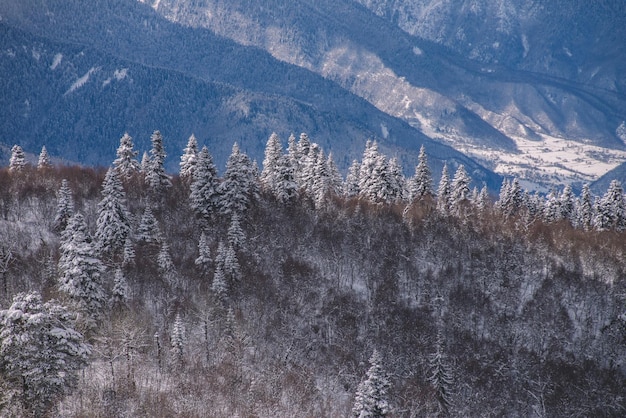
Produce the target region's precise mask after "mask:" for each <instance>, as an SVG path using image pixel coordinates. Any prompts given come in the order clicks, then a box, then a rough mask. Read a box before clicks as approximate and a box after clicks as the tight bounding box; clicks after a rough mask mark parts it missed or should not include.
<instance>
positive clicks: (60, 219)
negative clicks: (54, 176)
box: [53, 179, 74, 232]
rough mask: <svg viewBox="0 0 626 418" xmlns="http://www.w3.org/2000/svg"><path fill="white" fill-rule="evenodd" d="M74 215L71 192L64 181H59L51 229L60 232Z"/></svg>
mask: <svg viewBox="0 0 626 418" xmlns="http://www.w3.org/2000/svg"><path fill="white" fill-rule="evenodd" d="M72 215H74V199H73V198H72V190H71V189H70V186H69V184H68V182H67V180H66V179H63V180H62V181H61V188H60V189H59V191H58V192H57V211H56V214H55V215H54V222H53V227H54V230H55V231H57V232H62V231H63V230H64V229H65V227H66V226H67V223H68V221H69V220H70V218H71V217H72Z"/></svg>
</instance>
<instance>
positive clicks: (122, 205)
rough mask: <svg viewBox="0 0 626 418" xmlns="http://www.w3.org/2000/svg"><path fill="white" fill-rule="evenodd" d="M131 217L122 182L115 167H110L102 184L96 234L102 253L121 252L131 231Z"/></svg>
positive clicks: (112, 253) (112, 254) (113, 253)
mask: <svg viewBox="0 0 626 418" xmlns="http://www.w3.org/2000/svg"><path fill="white" fill-rule="evenodd" d="M130 217H131V215H130V212H129V211H128V209H127V207H126V193H124V188H123V186H122V182H121V181H120V179H119V177H118V174H117V172H116V171H115V169H113V168H109V170H108V171H107V173H106V175H105V177H104V182H103V184H102V200H101V201H100V202H99V203H98V218H97V219H96V233H95V236H94V238H95V241H96V247H97V249H98V251H99V252H100V253H102V254H108V255H111V256H114V255H116V254H119V253H121V251H122V249H123V248H124V244H125V243H126V239H127V238H128V236H129V235H130V232H131V220H130Z"/></svg>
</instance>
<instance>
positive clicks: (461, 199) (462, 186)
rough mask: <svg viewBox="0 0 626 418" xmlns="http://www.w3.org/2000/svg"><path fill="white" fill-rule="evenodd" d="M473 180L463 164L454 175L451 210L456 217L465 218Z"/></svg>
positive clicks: (451, 190)
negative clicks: (465, 209)
mask: <svg viewBox="0 0 626 418" xmlns="http://www.w3.org/2000/svg"><path fill="white" fill-rule="evenodd" d="M470 183H471V179H470V178H469V176H468V175H467V171H465V166H464V165H463V164H461V165H460V166H459V167H458V168H457V170H456V173H455V174H454V178H453V179H452V185H451V187H450V209H451V211H452V213H454V214H455V215H456V216H463V214H464V208H465V206H466V205H467V204H468V202H469V197H470V188H469V185H470Z"/></svg>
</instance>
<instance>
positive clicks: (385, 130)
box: [380, 123, 389, 139]
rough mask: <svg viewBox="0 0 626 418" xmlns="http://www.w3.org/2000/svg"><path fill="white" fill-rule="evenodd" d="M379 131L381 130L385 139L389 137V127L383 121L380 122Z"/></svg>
mask: <svg viewBox="0 0 626 418" xmlns="http://www.w3.org/2000/svg"><path fill="white" fill-rule="evenodd" d="M380 131H381V134H382V136H383V138H385V139H387V138H388V137H389V129H388V128H387V125H385V124H384V123H381V124H380Z"/></svg>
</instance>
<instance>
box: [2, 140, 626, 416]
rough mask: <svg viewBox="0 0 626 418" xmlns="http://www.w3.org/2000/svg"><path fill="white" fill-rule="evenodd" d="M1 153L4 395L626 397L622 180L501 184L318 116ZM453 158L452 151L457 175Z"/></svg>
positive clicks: (266, 399)
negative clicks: (221, 137)
mask: <svg viewBox="0 0 626 418" xmlns="http://www.w3.org/2000/svg"><path fill="white" fill-rule="evenodd" d="M151 145H152V147H151V149H150V150H149V152H146V153H144V154H143V158H141V159H139V158H138V155H139V152H138V151H137V150H135V148H134V144H133V139H132V137H131V136H130V135H128V134H125V135H123V136H122V137H121V138H120V145H119V148H118V149H117V153H116V155H115V156H113V155H112V156H111V160H112V164H111V166H110V167H108V168H90V167H81V166H67V165H54V164H52V163H51V160H50V156H49V155H48V153H47V151H46V149H45V147H44V148H43V149H42V151H41V154H40V156H39V161H38V163H37V164H36V165H35V164H29V163H28V162H27V159H26V157H25V154H24V151H23V150H22V149H21V147H20V146H18V145H16V146H14V147H13V149H12V156H11V160H10V164H9V166H8V167H5V168H2V169H0V415H1V416H7V417H13V416H25V417H28V416H34V417H35V416H36V417H41V416H54V417H109V416H116V417H118V416H119V417H122V416H133V417H134V416H145V417H171V416H184V417H208V416H210V417H344V416H355V417H382V416H389V417H431V416H440V417H457V416H458V417H496V416H498V417H499V416H511V417H528V416H537V417H548V416H550V417H552V416H572V417H589V416H593V417H613V416H615V417H618V416H624V415H625V414H626V399H624V394H625V393H626V379H625V374H626V365H625V361H626V304H625V300H624V299H625V298H626V289H625V284H626V281H625V279H624V277H625V276H624V269H625V267H626V258H625V254H626V240H624V235H623V234H624V229H626V205H625V201H624V191H623V189H622V186H621V184H620V183H619V182H618V181H614V182H612V183H611V185H610V186H609V188H608V189H607V190H606V193H605V194H604V195H602V196H594V195H593V194H592V193H591V191H590V190H589V187H588V186H584V187H583V189H582V191H581V192H580V194H579V195H578V196H577V195H576V194H575V193H574V192H573V191H572V189H571V187H568V186H566V187H564V188H563V189H562V190H557V189H554V190H553V191H551V192H550V193H548V194H547V195H545V196H544V195H541V194H539V193H530V192H528V191H526V190H523V189H522V188H521V187H520V184H519V182H518V181H517V180H516V179H507V180H505V181H504V182H503V184H502V188H501V190H500V193H499V194H498V195H497V196H491V195H490V194H489V193H488V190H487V188H486V187H482V188H479V187H480V186H481V185H477V186H478V187H473V186H474V185H472V182H471V180H470V177H469V176H468V174H467V172H466V170H465V167H464V166H463V165H458V164H455V163H451V164H450V166H448V165H444V168H443V172H442V173H441V177H440V178H441V180H440V181H439V184H438V185H437V187H435V185H434V184H433V180H432V173H431V170H430V167H429V164H428V157H427V150H425V149H424V148H422V150H421V152H420V155H419V158H418V161H416V166H415V174H414V175H413V176H411V177H408V178H407V177H406V176H405V175H404V174H403V173H404V170H403V168H402V167H401V166H400V164H399V163H398V161H397V160H396V159H395V158H388V157H387V156H385V155H383V154H382V153H380V152H379V150H378V147H377V144H376V142H373V141H368V143H367V145H366V149H365V150H364V152H363V157H362V159H361V160H360V161H354V162H353V164H352V165H351V166H350V169H349V170H348V172H347V174H346V175H345V177H344V176H342V174H341V173H340V172H339V170H338V169H337V166H336V165H335V164H334V161H333V157H332V154H328V155H327V154H326V153H325V152H324V150H323V149H322V147H320V146H319V145H318V144H316V143H315V142H313V141H311V139H310V138H309V137H308V136H307V135H306V134H301V135H300V136H299V138H298V139H296V138H295V136H293V135H292V136H291V137H290V138H289V139H288V140H287V147H286V148H285V149H284V148H283V146H284V144H283V143H282V142H281V139H280V138H279V137H278V136H277V135H275V134H272V135H271V136H270V137H269V139H268V141H267V147H266V150H265V158H264V161H263V162H262V164H261V166H260V167H259V165H258V164H257V162H255V161H252V160H251V159H250V158H249V157H248V156H247V155H246V154H245V153H244V152H242V151H241V150H240V149H239V147H238V146H237V144H235V145H234V146H233V149H232V153H231V155H230V157H229V158H228V161H227V164H226V167H225V170H224V171H223V173H222V174H221V175H220V174H219V172H218V169H217V167H216V166H215V164H214V163H213V159H212V155H211V153H210V151H209V150H208V149H207V147H200V145H199V144H198V141H197V139H196V138H195V136H193V135H192V136H191V137H190V138H189V141H188V143H187V146H186V147H185V149H184V150H182V153H181V157H180V171H179V172H178V173H167V172H166V171H165V169H164V166H163V163H164V160H165V157H166V151H165V146H166V143H165V141H164V138H163V136H162V135H161V133H160V132H159V131H155V132H154V133H153V135H152V137H151ZM450 173H453V174H452V175H450Z"/></svg>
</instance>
